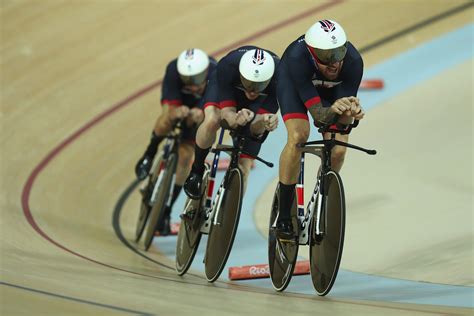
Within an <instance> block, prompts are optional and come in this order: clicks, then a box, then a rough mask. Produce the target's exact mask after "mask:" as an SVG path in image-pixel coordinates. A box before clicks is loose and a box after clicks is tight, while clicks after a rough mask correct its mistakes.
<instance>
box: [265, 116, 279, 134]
mask: <svg viewBox="0 0 474 316" xmlns="http://www.w3.org/2000/svg"><path fill="white" fill-rule="evenodd" d="M263 123H264V126H265V130H266V131H269V132H271V131H273V130H275V129H276V128H277V127H278V115H276V114H272V113H266V114H263Z"/></svg>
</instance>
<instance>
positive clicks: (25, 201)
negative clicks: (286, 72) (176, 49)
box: [21, 0, 343, 277]
mask: <svg viewBox="0 0 474 316" xmlns="http://www.w3.org/2000/svg"><path fill="white" fill-rule="evenodd" d="M342 2H343V0H335V1H332V2H328V3H325V4H322V5H319V6H316V7H314V8H312V9H310V10H308V11H305V12H303V13H300V14H298V15H295V16H292V17H290V18H288V19H286V20H283V21H281V22H278V23H276V24H274V25H271V26H269V27H267V28H265V29H263V30H261V31H258V32H256V33H254V34H252V35H250V36H248V37H246V38H244V39H241V40H239V41H236V42H234V43H232V44H229V45H228V46H226V47H224V48H221V49H219V50H217V51H215V52H213V53H211V55H213V56H218V55H221V54H223V53H225V52H227V51H228V50H230V49H232V48H235V47H238V46H241V45H242V44H244V43H246V42H248V41H252V40H255V39H257V38H260V37H262V36H265V35H267V34H270V33H271V32H274V31H276V30H278V29H281V28H283V27H285V26H287V25H290V24H292V23H294V22H296V21H298V20H301V19H303V18H306V17H309V16H311V15H312V14H315V13H319V12H320V11H323V10H325V9H328V8H330V7H333V6H336V5H338V4H341V3H342ZM161 84H162V79H160V80H158V81H156V82H154V83H151V84H149V85H148V86H146V87H144V88H142V89H141V90H139V91H137V92H135V93H134V94H132V95H130V96H129V97H127V98H125V99H124V100H122V101H120V102H118V103H116V104H114V105H113V106H112V107H110V108H109V109H108V110H106V111H104V112H103V113H101V114H99V115H98V116H96V117H95V118H93V119H92V120H90V121H89V122H87V123H86V124H85V125H84V126H82V127H81V128H80V129H78V130H77V131H76V132H74V133H73V134H72V135H70V136H69V137H67V138H66V139H65V140H63V141H62V142H61V143H60V144H59V145H57V146H56V147H54V148H53V149H52V150H51V151H50V152H49V153H48V155H46V157H45V158H43V160H42V161H41V162H40V163H39V164H38V165H37V166H36V167H35V168H34V169H33V171H32V172H31V173H30V175H29V177H28V179H27V181H26V183H25V185H24V186H23V191H22V195H21V204H22V208H23V214H24V216H25V218H26V220H27V221H28V223H29V224H30V225H31V227H32V228H33V229H34V230H35V231H36V232H37V233H38V234H39V235H41V236H42V237H43V238H44V239H46V240H47V241H49V242H50V243H52V244H54V245H55V246H57V247H59V248H61V249H62V250H64V251H66V252H69V253H71V254H73V255H76V256H78V257H80V258H82V259H85V260H88V261H90V262H93V263H97V264H99V265H102V266H105V267H108V268H111V269H115V270H119V271H123V272H128V273H132V274H135V275H141V276H147V277H150V275H145V274H140V273H137V272H133V271H129V270H125V269H121V268H118V267H114V266H111V265H109V264H106V263H103V262H99V261H97V260H94V259H91V258H89V257H86V256H84V255H81V254H80V253H77V252H75V251H74V250H71V249H69V248H67V247H65V246H63V245H62V244H60V243H59V242H57V241H55V240H53V239H52V238H51V237H49V236H48V235H47V234H46V233H45V232H44V231H43V230H42V229H41V228H40V227H39V226H38V224H37V223H36V221H35V219H34V217H33V214H32V212H31V209H30V205H29V200H30V193H31V190H32V188H33V185H34V183H35V180H36V178H37V177H38V175H39V174H40V173H41V172H42V171H43V169H45V168H46V166H47V165H48V164H49V163H50V162H51V161H52V160H53V159H54V158H55V157H56V156H57V155H58V154H59V153H60V152H61V151H62V150H63V149H65V148H66V147H67V146H68V145H70V144H71V143H72V142H74V141H75V140H76V139H77V138H79V136H81V135H82V134H83V133H84V132H86V131H87V130H89V129H90V128H92V127H93V126H95V125H97V124H98V123H100V122H101V121H102V120H104V119H105V118H107V117H109V116H110V115H112V114H113V113H115V112H117V111H118V110H119V109H121V108H123V107H125V106H127V105H129V104H130V103H131V102H132V101H134V100H136V99H138V98H139V97H141V96H143V95H145V94H147V93H148V92H150V91H151V90H153V89H155V88H158V87H159V86H160V85H161Z"/></svg>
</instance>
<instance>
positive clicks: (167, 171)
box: [135, 120, 184, 250]
mask: <svg viewBox="0 0 474 316" xmlns="http://www.w3.org/2000/svg"><path fill="white" fill-rule="evenodd" d="M182 124H184V122H183V121H182V120H177V121H176V122H174V123H173V125H172V128H171V131H170V132H169V133H168V134H167V135H166V142H165V144H164V145H163V147H162V149H161V150H160V152H159V154H158V155H157V156H158V158H157V159H156V160H155V162H154V164H153V166H152V169H151V172H150V174H149V176H148V182H147V184H146V185H145V187H144V188H143V189H141V190H140V191H141V193H142V201H141V205H140V212H139V215H138V221H137V225H136V229H135V241H136V242H138V241H139V240H140V238H141V236H142V234H143V232H145V237H144V246H145V250H148V249H149V248H150V246H151V243H152V241H153V237H154V236H155V231H156V229H157V226H158V223H160V222H162V221H163V219H164V216H165V210H166V208H167V207H169V205H170V202H171V198H172V190H171V188H172V187H173V186H174V182H175V177H176V168H177V164H178V149H179V145H180V143H181V138H182V134H183V129H182Z"/></svg>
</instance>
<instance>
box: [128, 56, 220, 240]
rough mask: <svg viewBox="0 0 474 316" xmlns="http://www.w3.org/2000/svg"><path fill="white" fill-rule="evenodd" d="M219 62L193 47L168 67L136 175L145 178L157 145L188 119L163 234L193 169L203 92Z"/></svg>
mask: <svg viewBox="0 0 474 316" xmlns="http://www.w3.org/2000/svg"><path fill="white" fill-rule="evenodd" d="M216 65H217V63H216V61H215V59H213V58H212V57H209V56H208V55H207V54H206V53H205V52H203V51H202V50H200V49H197V48H192V49H187V50H185V51H183V52H182V53H181V54H180V55H179V57H178V58H177V59H174V60H172V61H171V62H170V63H169V64H168V66H167V68H166V73H165V77H164V80H163V85H162V91H161V105H162V111H161V113H160V115H159V117H158V119H157V120H156V123H155V127H154V129H153V132H152V135H151V138H150V142H149V144H148V146H147V148H146V150H145V153H144V154H143V156H142V157H141V158H140V160H139V161H138V162H137V164H136V166H135V174H136V176H137V178H138V179H139V180H143V179H145V178H146V177H147V176H148V174H149V172H150V169H151V167H152V164H153V159H154V157H155V155H156V153H157V150H158V146H159V145H160V143H161V142H162V140H163V139H164V138H165V137H166V135H167V134H168V133H169V132H170V130H171V127H172V124H173V121H175V120H177V119H185V122H186V124H185V126H184V128H183V141H182V142H181V144H180V148H179V161H178V167H177V171H176V183H175V186H174V188H173V195H172V201H171V206H170V207H169V208H168V209H167V210H166V211H165V216H164V222H162V223H159V224H158V231H159V232H160V234H161V235H168V234H169V232H170V214H171V210H172V206H173V204H174V202H175V201H176V199H177V198H178V196H179V193H180V192H181V188H182V185H183V183H184V180H185V179H186V176H187V175H188V174H189V170H190V168H191V163H192V161H193V156H194V153H193V147H192V146H193V143H194V139H195V136H196V126H197V125H199V123H201V122H202V120H203V111H202V101H203V95H204V93H205V91H206V88H207V82H208V78H209V75H210V74H211V73H212V72H213V70H214V68H215V67H216Z"/></svg>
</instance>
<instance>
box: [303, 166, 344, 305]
mask: <svg viewBox="0 0 474 316" xmlns="http://www.w3.org/2000/svg"><path fill="white" fill-rule="evenodd" d="M323 182H324V184H323V186H324V188H323V191H322V192H323V199H324V200H323V204H322V211H321V219H320V230H321V231H322V233H321V234H319V235H318V234H316V225H317V224H316V214H314V217H313V218H312V221H311V227H310V229H311V231H310V250H309V251H310V266H311V279H312V280H313V285H314V288H315V289H316V292H317V293H318V295H321V296H324V295H326V294H328V293H329V291H330V290H331V288H332V286H333V284H334V281H335V280H336V276H337V272H338V270H339V264H340V263H341V258H342V248H343V246H344V230H345V218H346V208H345V198H344V188H343V185H342V180H341V177H340V176H339V174H337V173H336V172H334V171H329V172H328V173H327V174H326V175H325V176H324V181H323ZM315 213H316V212H315Z"/></svg>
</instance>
